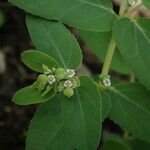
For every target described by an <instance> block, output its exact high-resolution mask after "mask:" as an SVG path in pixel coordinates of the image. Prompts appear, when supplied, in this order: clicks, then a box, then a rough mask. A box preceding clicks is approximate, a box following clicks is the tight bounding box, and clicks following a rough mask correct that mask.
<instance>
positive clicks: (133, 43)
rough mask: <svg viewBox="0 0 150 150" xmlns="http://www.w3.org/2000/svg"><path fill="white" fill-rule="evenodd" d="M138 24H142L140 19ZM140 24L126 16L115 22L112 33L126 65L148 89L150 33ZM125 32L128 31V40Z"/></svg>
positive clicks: (149, 87)
mask: <svg viewBox="0 0 150 150" xmlns="http://www.w3.org/2000/svg"><path fill="white" fill-rule="evenodd" d="M140 24H143V23H142V20H141V21H140ZM140 24H138V23H137V22H135V21H132V20H130V19H128V18H122V19H119V20H118V21H117V22H116V23H115V26H114V29H113V34H114V36H115V38H116V41H117V44H118V47H119V50H120V52H121V54H122V56H123V58H124V60H125V61H126V62H127V64H128V66H129V67H130V68H131V70H132V71H133V73H134V74H135V76H136V77H137V78H138V79H139V81H140V82H141V83H142V84H143V85H145V86H146V87H147V88H148V89H150V76H149V73H150V71H149V68H150V53H149V49H150V35H149V30H147V29H148V28H147V27H146V28H143V27H142V26H141V25H140ZM143 26H145V22H144V24H143ZM126 33H130V40H128V39H129V35H128V34H126Z"/></svg>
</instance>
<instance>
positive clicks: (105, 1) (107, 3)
mask: <svg viewBox="0 0 150 150" xmlns="http://www.w3.org/2000/svg"><path fill="white" fill-rule="evenodd" d="M97 3H98V4H100V5H102V6H104V7H107V8H109V9H113V4H112V1H111V0H98V1H97Z"/></svg>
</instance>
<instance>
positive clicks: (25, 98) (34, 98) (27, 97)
mask: <svg viewBox="0 0 150 150" xmlns="http://www.w3.org/2000/svg"><path fill="white" fill-rule="evenodd" d="M41 95H42V93H40V92H39V91H38V90H37V89H33V88H32V85H31V86H27V87H25V88H22V89H20V90H19V91H18V92H16V93H15V94H14V96H13V102H15V103H16V104H18V105H30V104H36V103H42V102H45V101H47V100H49V99H51V97H52V96H53V94H51V93H49V94H48V95H47V96H44V97H42V96H41Z"/></svg>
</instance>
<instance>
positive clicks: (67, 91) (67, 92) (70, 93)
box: [63, 88, 74, 97]
mask: <svg viewBox="0 0 150 150" xmlns="http://www.w3.org/2000/svg"><path fill="white" fill-rule="evenodd" d="M63 93H64V95H65V96H67V97H71V96H73V94H74V91H73V89H72V88H66V89H64V91H63Z"/></svg>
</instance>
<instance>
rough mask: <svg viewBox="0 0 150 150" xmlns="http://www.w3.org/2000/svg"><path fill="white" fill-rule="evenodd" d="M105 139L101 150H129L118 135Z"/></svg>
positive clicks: (111, 135) (128, 146)
mask: <svg viewBox="0 0 150 150" xmlns="http://www.w3.org/2000/svg"><path fill="white" fill-rule="evenodd" d="M105 138H106V139H105V142H104V145H103V147H102V150H131V147H130V145H129V144H128V143H127V142H126V141H124V140H123V139H122V138H121V137H120V136H118V135H115V134H110V135H107V136H106V137H105Z"/></svg>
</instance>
